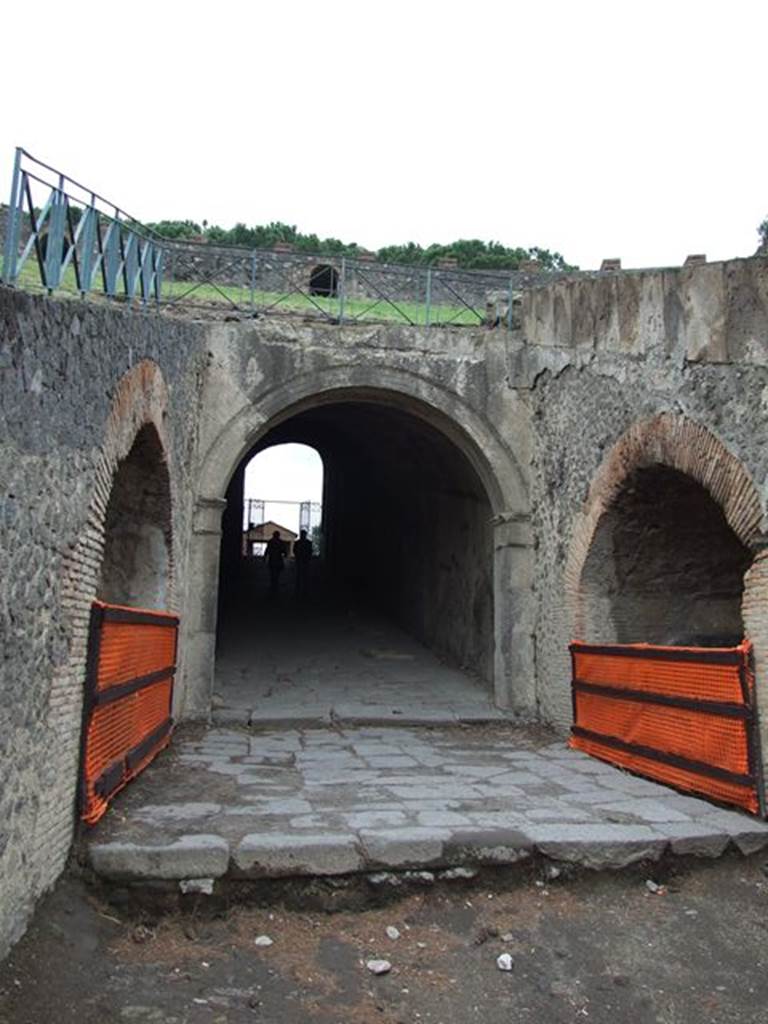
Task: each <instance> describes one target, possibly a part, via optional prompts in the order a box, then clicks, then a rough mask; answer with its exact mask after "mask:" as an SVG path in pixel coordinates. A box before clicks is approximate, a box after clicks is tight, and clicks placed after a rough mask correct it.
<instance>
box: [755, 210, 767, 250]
mask: <svg viewBox="0 0 768 1024" xmlns="http://www.w3.org/2000/svg"><path fill="white" fill-rule="evenodd" d="M757 233H758V235H759V236H760V245H759V246H758V252H765V253H768V217H766V218H765V220H764V221H763V223H762V224H761V225H760V226H759V227H758V229H757Z"/></svg>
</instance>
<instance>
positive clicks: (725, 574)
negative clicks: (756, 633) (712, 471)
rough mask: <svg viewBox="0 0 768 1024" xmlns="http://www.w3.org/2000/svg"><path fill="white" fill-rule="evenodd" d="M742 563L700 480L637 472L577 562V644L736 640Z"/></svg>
mask: <svg viewBox="0 0 768 1024" xmlns="http://www.w3.org/2000/svg"><path fill="white" fill-rule="evenodd" d="M751 560H752V555H751V553H750V551H749V550H748V549H747V548H746V547H745V546H744V544H742V542H741V541H740V540H739V538H738V537H737V536H736V534H735V533H734V532H733V530H732V529H731V527H730V526H729V525H728V523H727V521H726V519H725V515H724V513H723V511H722V509H721V507H720V505H719V504H718V503H717V502H716V501H715V500H714V499H713V498H712V496H711V495H710V494H709V492H708V491H707V490H706V488H704V487H703V486H702V485H701V484H699V483H698V482H696V481H695V480H694V479H693V478H692V477H690V476H687V475H686V474H684V473H682V472H679V471H678V470H675V469H670V468H668V467H666V466H662V465H655V466H647V467H643V468H640V469H637V470H635V471H634V472H633V473H631V474H630V475H629V476H628V477H627V479H626V480H625V481H624V484H623V486H622V487H621V488H620V489H619V491H618V492H617V494H616V496H615V498H614V500H613V501H612V503H611V504H610V505H609V506H608V508H607V509H606V511H605V512H604V513H603V515H602V517H601V519H600V521H599V523H598V526H597V529H596V530H595V533H594V536H593V539H592V544H591V547H590V551H589V555H588V557H587V559H586V562H585V564H584V569H583V572H582V577H581V587H580V603H581V614H582V621H583V624H584V639H586V640H587V641H590V642H604V643H605V642H619V643H633V642H643V641H644V642H648V643H655V644H673V645H677V644H683V645H703V646H713V645H715V646H717V645H726V644H732V643H738V642H739V641H740V640H741V639H742V637H743V634H744V625H743V622H742V617H741V603H742V594H743V590H744V574H745V572H746V570H747V569H748V567H749V565H750V563H751Z"/></svg>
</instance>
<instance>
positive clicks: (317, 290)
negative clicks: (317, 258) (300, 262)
mask: <svg viewBox="0 0 768 1024" xmlns="http://www.w3.org/2000/svg"><path fill="white" fill-rule="evenodd" d="M309 294H310V295H323V296H325V297H326V298H330V299H335V298H336V296H337V295H338V294H339V272H338V270H337V269H336V268H335V267H332V266H331V265H330V264H329V263H318V265H317V266H316V267H313V268H312V271H311V273H310V275H309Z"/></svg>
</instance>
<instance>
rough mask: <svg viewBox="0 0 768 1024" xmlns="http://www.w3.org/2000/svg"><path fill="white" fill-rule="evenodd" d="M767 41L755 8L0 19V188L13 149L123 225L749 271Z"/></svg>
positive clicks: (221, 3) (481, 7)
mask: <svg viewBox="0 0 768 1024" xmlns="http://www.w3.org/2000/svg"><path fill="white" fill-rule="evenodd" d="M767 29H768V3H766V0H761V2H743V0H730V2H729V3H727V4H724V3H722V2H719V3H711V2H708V0H698V2H686V0H664V2H657V0H644V2H642V3H640V2H637V3H633V4H629V3H622V2H621V0H613V2H610V3H608V2H605V3H604V2H592V0H580V2H569V3H562V2H558V0H550V2H540V3H530V2H528V3H520V4H518V3H511V2H509V0H507V2H506V3H503V2H502V3H498V2H497V3H491V2H488V0H473V2H471V3H467V2H466V0H461V2H452V0H442V2H425V0H422V2H418V0H409V2H401V0H388V2H387V3H381V2H378V3H371V2H367V0H357V2H348V0H316V2H312V3H308V2H304V0H293V2H290V0H283V2H273V3H269V4H267V3H263V2H262V3H258V2H255V3H254V2H253V0H251V2H250V3H233V2H231V0H217V2H215V3H213V2H209V3H199V2H195V0H188V2H186V3H183V4H182V3H168V2H166V3H163V2H161V0H154V2H152V3H146V2H144V0H134V2H132V3H130V4H127V5H125V4H110V3H103V2H100V3H91V2H81V0H71V2H70V3H67V4H62V3H61V2H60V0H58V2H56V3H55V4H50V3H48V0H36V2H35V3H34V4H10V3H9V4H6V5H5V7H4V10H3V15H2V36H3V48H2V49H3V57H2V69H3V70H2V77H3V83H4V90H3V95H4V99H3V103H2V110H1V111H0V182H1V181H2V179H4V180H5V182H6V184H5V185H4V186H2V192H0V195H1V196H2V197H3V198H4V197H5V194H7V192H8V190H9V187H10V171H11V163H12V156H13V149H14V147H15V146H16V145H21V146H24V147H25V148H26V149H28V150H29V151H30V152H31V153H32V154H34V155H35V156H39V157H40V158H41V159H43V160H46V161H48V162H50V163H52V164H54V165H55V166H57V167H60V168H62V169H63V170H65V171H66V172H67V173H68V174H70V175H71V176H73V177H75V178H77V179H79V180H81V181H82V182H83V183H84V184H86V185H88V186H89V187H92V188H94V189H96V190H98V191H100V192H102V193H103V194H105V195H106V196H107V197H108V198H110V199H111V200H113V201H115V202H117V203H118V204H119V205H120V206H122V207H123V208H124V209H126V210H127V211H128V212H129V213H131V214H133V215H134V216H137V217H138V218H139V219H141V220H157V219H161V218H185V217H189V218H192V219H195V220H202V219H203V218H205V219H207V220H208V221H209V222H212V223H214V222H215V223H219V224H221V225H223V226H225V227H228V226H231V225H232V224H233V223H234V222H236V221H238V220H241V221H245V222H246V223H248V224H256V223H264V222H268V221H271V220H281V221H286V222H288V223H291V224H296V225H298V227H299V228H300V229H301V230H303V231H307V232H312V231H313V232H316V233H317V234H318V235H321V236H327V235H334V236H336V237H340V238H343V239H345V240H347V241H356V242H358V243H359V244H361V245H365V246H367V247H370V248H376V247H379V246H381V245H384V244H387V243H394V242H405V241H409V240H413V241H416V242H421V243H425V244H426V243H429V242H432V241H441V242H447V241H451V240H453V239H455V238H458V237H465V238H470V237H479V238H483V239H486V240H490V239H494V240H497V241H501V242H503V243H505V244H507V245H524V246H531V245H540V246H544V247H547V248H550V249H556V250H559V251H560V252H562V253H563V255H565V256H566V258H567V259H569V260H570V261H571V262H573V263H577V264H579V265H580V266H582V267H584V268H590V267H595V266H598V265H599V263H600V261H601V259H602V258H603V257H609V256H610V257H612V256H620V257H621V258H622V260H623V264H624V266H625V267H627V266H653V265H656V266H659V265H676V264H679V263H680V262H682V260H683V259H684V258H685V256H686V255H687V254H689V253H694V252H704V253H706V254H707V255H708V257H709V258H710V259H723V258H727V257H732V256H745V255H750V254H751V253H752V252H754V250H755V247H756V245H757V235H756V227H757V225H758V223H759V222H760V221H761V220H762V219H763V217H764V216H766V214H768V174H767V173H766V171H767V168H768V160H767V159H766V157H767V156H768V153H767V149H768V132H767V131H766V108H767V107H768V104H767V102H766V92H767V91H768V80H767V79H766V38H767V37H768V32H767V31H766V30H767ZM3 168H4V169H5V170H3Z"/></svg>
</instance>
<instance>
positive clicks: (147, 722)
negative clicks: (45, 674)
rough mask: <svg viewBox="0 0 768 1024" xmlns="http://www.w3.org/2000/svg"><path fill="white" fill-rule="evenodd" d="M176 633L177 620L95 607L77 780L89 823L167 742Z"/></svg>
mask: <svg viewBox="0 0 768 1024" xmlns="http://www.w3.org/2000/svg"><path fill="white" fill-rule="evenodd" d="M177 633H178V619H177V618H176V616H174V615H169V614H167V613H165V612H154V611H145V610H143V609H137V608H126V607H123V606H120V605H108V604H104V603H103V602H98V601H97V602H94V605H93V608H92V612H91V633H90V638H89V658H88V675H87V680H86V706H85V716H84V729H83V737H84V738H83V754H82V779H81V817H82V819H83V821H85V822H87V823H89V824H94V823H95V822H96V821H98V820H99V818H100V817H101V816H102V815H103V814H104V812H105V811H106V809H107V806H108V804H109V801H110V799H111V798H112V796H114V794H115V793H116V792H117V791H118V790H119V789H122V787H123V786H124V785H125V784H126V783H127V782H129V781H130V780H131V779H132V778H134V777H135V776H136V775H137V774H138V773H139V772H140V771H141V770H142V769H143V768H144V767H145V766H146V765H147V764H148V763H149V762H150V761H151V760H152V759H153V758H154V757H155V755H156V754H157V753H158V752H159V751H160V750H162V749H163V747H164V746H166V745H167V743H168V742H169V739H170V732H171V727H172V719H171V706H172V698H173V677H174V672H175V663H176V640H177Z"/></svg>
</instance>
